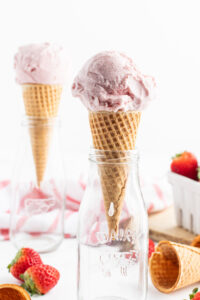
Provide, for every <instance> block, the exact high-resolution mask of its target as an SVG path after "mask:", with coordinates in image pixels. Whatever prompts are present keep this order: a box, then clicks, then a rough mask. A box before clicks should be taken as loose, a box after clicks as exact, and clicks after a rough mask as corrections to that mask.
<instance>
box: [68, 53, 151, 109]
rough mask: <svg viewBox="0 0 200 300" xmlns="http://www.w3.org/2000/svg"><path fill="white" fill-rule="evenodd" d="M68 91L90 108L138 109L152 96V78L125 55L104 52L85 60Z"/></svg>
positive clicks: (144, 105)
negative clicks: (70, 89) (144, 73)
mask: <svg viewBox="0 0 200 300" xmlns="http://www.w3.org/2000/svg"><path fill="white" fill-rule="evenodd" d="M72 94H73V96H75V97H79V98H80V99H81V100H82V102H83V104H84V105H85V106H86V107H87V109H88V110H90V111H114V112H117V111H133V110H134V111H141V110H143V109H144V108H145V107H146V105H147V104H148V103H149V102H150V101H151V100H152V99H153V98H154V95H155V81H154V79H153V78H152V77H150V76H146V75H143V74H142V73H141V72H140V71H139V70H138V69H137V67H136V66H135V64H134V63H133V61H132V59H131V58H129V57H127V56H126V55H125V54H123V53H119V52H116V51H105V52H101V53H99V54H97V55H95V56H93V57H92V58H91V59H89V60H88V61H87V62H86V64H85V65H84V66H83V68H82V69H81V70H80V72H79V73H78V75H77V76H76V78H75V79H74V83H73V85H72Z"/></svg>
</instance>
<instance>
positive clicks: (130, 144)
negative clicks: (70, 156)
mask: <svg viewBox="0 0 200 300" xmlns="http://www.w3.org/2000/svg"><path fill="white" fill-rule="evenodd" d="M140 116H141V113H140V112H134V111H129V112H104V111H102V112H90V113H89V121H90V128H91V133H92V139H93V146H94V148H95V149H98V150H105V158H104V162H105V164H100V165H99V171H100V179H101V186H102V192H103V198H104V207H105V213H106V218H107V223H108V229H109V234H110V236H111V235H112V233H116V232H117V231H118V226H119V219H120V215H121V210H122V206H123V200H124V196H125V190H126V182H127V178H128V166H127V165H126V164H121V165H120V164H119V162H120V159H122V160H123V151H127V150H133V149H134V148H135V141H136V136H137V131H138V126H139V122H140ZM107 150H108V152H107ZM116 151H118V152H116ZM106 159H109V162H110V159H112V163H109V164H106ZM123 161H124V160H123Z"/></svg>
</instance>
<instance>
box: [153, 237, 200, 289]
mask: <svg viewBox="0 0 200 300" xmlns="http://www.w3.org/2000/svg"><path fill="white" fill-rule="evenodd" d="M149 268H150V275H151V279H152V282H153V284H154V286H155V287H156V288H157V289H158V290H159V291H160V292H162V293H171V292H173V291H176V290H178V289H181V288H183V287H186V286H188V285H191V284H193V283H196V282H198V281H200V249H198V248H195V247H191V246H187V245H182V244H176V243H172V242H168V241H161V242H160V243H159V244H158V245H157V247H156V250H155V252H154V253H153V254H152V256H151V259H150V265H149Z"/></svg>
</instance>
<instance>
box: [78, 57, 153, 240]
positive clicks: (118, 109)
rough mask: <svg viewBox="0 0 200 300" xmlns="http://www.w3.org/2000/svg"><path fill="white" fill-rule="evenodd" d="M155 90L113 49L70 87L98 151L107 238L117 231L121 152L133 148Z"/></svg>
mask: <svg viewBox="0 0 200 300" xmlns="http://www.w3.org/2000/svg"><path fill="white" fill-rule="evenodd" d="M154 86H155V83H154V80H153V79H152V78H151V77H149V76H145V75H142V74H141V73H140V72H139V71H138V70H137V68H136V66H135V65H134V63H133V62H132V60H131V59H130V58H129V57H127V56H126V55H124V54H122V53H118V52H114V51H106V52H102V53H99V54H97V55H95V56H94V57H92V58H91V59H90V60H88V62H86V64H85V65H84V66H83V68H82V69H81V71H80V72H79V74H78V75H77V77H76V78H75V80H74V83H73V86H72V93H73V95H74V96H75V97H79V98H80V99H81V100H82V102H83V104H84V105H85V106H86V108H87V109H88V111H89V123H90V129H91V134H92V140H93V146H94V149H96V150H97V151H98V150H101V151H102V152H101V158H100V159H101V160H102V161H101V162H102V164H100V165H99V174H100V180H101V187H102V193H103V198H104V207H105V214H106V218H107V223H108V229H109V234H110V236H111V234H112V233H114V234H115V233H117V231H118V226H119V220H120V215H121V211H122V207H123V201H124V197H125V193H126V182H127V179H128V165H127V164H126V161H125V157H126V152H125V151H129V150H134V149H135V142H136V137H137V132H138V127H139V123H140V117H141V111H142V110H143V108H144V107H145V106H146V103H148V102H149V100H151V97H152V95H151V92H152V90H153V89H154ZM119 162H124V163H121V164H119Z"/></svg>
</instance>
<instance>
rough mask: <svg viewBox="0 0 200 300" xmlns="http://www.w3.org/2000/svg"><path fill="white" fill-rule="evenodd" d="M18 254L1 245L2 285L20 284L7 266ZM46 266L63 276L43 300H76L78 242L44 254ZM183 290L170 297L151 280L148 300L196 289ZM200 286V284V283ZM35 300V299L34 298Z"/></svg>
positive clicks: (186, 294) (182, 296)
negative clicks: (56, 270)
mask: <svg viewBox="0 0 200 300" xmlns="http://www.w3.org/2000/svg"><path fill="white" fill-rule="evenodd" d="M15 254H16V248H15V247H14V246H13V245H12V244H11V242H1V243H0V283H1V284H3V283H16V284H17V283H18V284H19V282H18V281H17V280H15V279H14V278H13V277H12V275H11V274H9V273H8V271H7V268H6V267H7V265H8V264H9V263H10V261H11V259H12V258H13V257H14V256H15ZM41 256H42V259H43V262H44V263H45V264H50V265H52V266H54V267H56V268H57V269H58V270H59V271H60V274H61V278H60V281H59V282H58V284H57V286H56V287H55V288H54V289H52V290H51V291H50V292H49V293H48V294H47V295H45V296H42V298H41V299H42V300H43V299H44V300H46V299H48V300H55V299H56V300H64V299H68V300H76V262H77V257H76V240H71V239H66V240H64V242H63V243H62V245H61V246H60V247H59V248H58V249H57V250H56V251H54V252H51V253H48V254H42V255H41ZM196 286H198V284H195V285H194V286H190V287H189V288H185V289H182V290H180V291H177V292H174V293H172V294H169V295H165V294H162V293H160V292H158V291H157V290H156V289H155V288H154V287H153V285H152V283H151V280H150V279H149V291H148V300H157V299H159V300H171V299H174V300H175V299H176V300H183V299H189V293H190V292H191V291H192V289H193V288H194V287H196ZM199 286H200V283H199ZM33 299H34V298H33ZM37 299H39V298H37Z"/></svg>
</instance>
